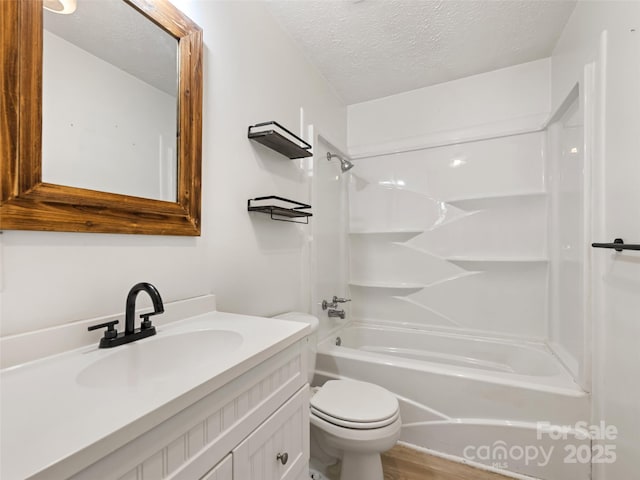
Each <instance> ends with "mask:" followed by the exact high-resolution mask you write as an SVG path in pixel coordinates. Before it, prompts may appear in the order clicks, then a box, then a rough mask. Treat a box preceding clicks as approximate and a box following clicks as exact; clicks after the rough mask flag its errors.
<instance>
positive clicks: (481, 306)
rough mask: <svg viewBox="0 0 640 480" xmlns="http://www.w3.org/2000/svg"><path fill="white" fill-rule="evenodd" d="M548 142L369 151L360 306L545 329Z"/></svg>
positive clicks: (408, 318) (358, 208)
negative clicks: (375, 154)
mask: <svg viewBox="0 0 640 480" xmlns="http://www.w3.org/2000/svg"><path fill="white" fill-rule="evenodd" d="M544 145H545V137H544V134H543V133H542V132H534V133H528V134H522V135H513V136H506V137H501V138H495V139H490V140H482V141H476V142H469V143H463V144H459V145H449V146H442V147H436V148H427V149H422V150H415V151H411V152H403V153H396V154H390V155H383V156H379V157H373V158H368V159H366V160H362V161H360V162H358V170H357V171H355V172H354V173H353V175H352V179H353V183H352V187H353V188H352V191H351V192H350V193H351V237H352V248H351V291H352V295H353V297H354V302H353V308H352V312H353V314H354V316H355V317H357V318H358V319H360V320H364V321H367V320H370V319H372V320H375V321H376V322H379V321H383V322H392V323H397V322H401V323H403V324H413V325H420V326H429V327H435V328H445V329H454V330H464V331H469V330H472V331H476V332H485V333H489V334H499V335H503V334H506V335H510V336H522V337H526V338H534V339H540V338H543V337H544V336H545V318H546V293H547V291H546V285H547V265H548V262H547V256H546V194H545V192H544V185H543V165H544V162H543V160H544V159H543V154H544Z"/></svg>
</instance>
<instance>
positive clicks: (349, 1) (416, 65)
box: [268, 0, 576, 104]
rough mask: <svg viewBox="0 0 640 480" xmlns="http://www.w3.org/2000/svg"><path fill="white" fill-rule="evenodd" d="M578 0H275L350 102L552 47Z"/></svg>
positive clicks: (275, 8) (533, 56)
mask: <svg viewBox="0 0 640 480" xmlns="http://www.w3.org/2000/svg"><path fill="white" fill-rule="evenodd" d="M575 3H576V2H575V0H571V1H563V0H552V1H545V0H489V1H487V0H441V1H434V0H343V1H337V0H311V1H310V0H272V1H270V2H269V4H268V5H269V7H268V8H269V10H270V11H271V13H272V15H273V16H274V17H275V18H276V19H277V20H278V22H279V23H280V24H281V25H282V27H283V28H284V29H285V30H286V31H287V32H288V33H289V34H290V35H291V36H292V37H293V39H294V40H295V42H296V43H298V44H299V45H300V46H301V48H302V49H303V50H304V52H305V54H306V55H307V56H308V58H309V59H310V60H311V62H312V63H314V64H315V65H316V66H317V67H318V68H319V70H320V71H321V72H322V74H323V75H324V76H325V77H326V79H327V80H328V81H329V83H331V84H332V85H333V87H334V89H335V90H336V92H337V93H338V95H340V97H341V98H342V100H344V101H345V102H346V103H347V104H351V103H358V102H362V101H366V100H370V99H374V98H379V97H384V96H387V95H392V94H395V93H400V92H404V91H408V90H413V89H415V88H420V87H426V86H429V85H434V84H437V83H442V82H447V81H450V80H455V79H457V78H462V77H466V76H469V75H474V74H478V73H482V72H488V71H491V70H495V69H498V68H503V67H507V66H510V65H517V64H519V63H524V62H529V61H532V60H537V59H540V58H544V57H547V56H549V55H551V52H552V50H553V47H554V45H555V43H556V41H557V40H558V37H559V36H560V33H561V31H562V29H563V27H564V25H565V23H566V22H567V20H568V19H569V16H570V15H571V12H572V11H573V8H574V7H575Z"/></svg>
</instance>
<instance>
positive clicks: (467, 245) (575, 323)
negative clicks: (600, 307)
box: [317, 59, 590, 480]
mask: <svg viewBox="0 0 640 480" xmlns="http://www.w3.org/2000/svg"><path fill="white" fill-rule="evenodd" d="M572 94H573V97H570V98H569V100H568V101H567V102H565V104H566V105H565V106H564V107H565V108H562V109H558V112H557V113H556V114H555V116H554V118H553V122H552V124H551V125H550V126H549V128H548V125H547V123H548V122H549V118H550V98H551V96H550V61H549V59H545V60H539V61H536V62H531V63H528V64H523V65H518V66H515V67H511V68H507V69H502V70H497V71H494V72H489V73H485V74H481V75H476V76H474V77H468V78H465V79H461V80H456V81H453V82H448V83H445V84H441V85H436V86H433V87H428V88H424V89H420V90H416V91H412V92H407V93H404V94H400V95H396V96H392V97H387V98H383V99H378V100H374V101H371V102H366V103H362V104H357V105H351V106H350V107H349V110H348V115H349V118H348V128H349V132H348V141H349V152H350V154H351V156H352V158H353V159H354V163H355V168H354V169H353V170H351V171H350V172H349V178H350V191H349V209H350V232H349V234H348V237H349V244H350V250H349V257H350V260H349V263H350V272H349V273H350V281H349V282H350V292H351V296H352V298H353V303H352V304H351V321H352V322H351V324H350V325H348V326H347V327H346V328H344V329H343V330H342V331H340V332H338V333H337V334H336V335H339V336H340V337H341V340H342V341H341V346H339V347H336V346H335V338H328V339H327V340H326V341H325V342H324V344H323V345H321V347H320V355H319V362H318V378H317V380H319V381H322V380H326V379H329V378H335V377H352V378H356V379H360V380H365V381H373V382H376V383H379V384H380V385H382V386H383V387H386V388H388V389H389V390H391V391H393V392H394V393H395V394H396V395H397V396H398V398H399V401H400V406H401V407H400V408H401V413H402V417H403V428H402V434H401V440H404V441H406V442H408V443H410V444H414V445H418V446H420V447H424V448H428V449H431V450H433V451H434V452H439V453H443V454H449V455H453V456H456V457H461V458H464V459H465V460H471V461H478V462H480V463H483V464H485V465H486V466H488V467H495V468H499V469H502V470H508V471H510V472H515V473H521V474H526V475H530V476H533V477H535V478H546V479H550V480H551V479H564V478H573V479H576V480H578V479H587V478H590V466H589V465H588V464H587V463H579V464H569V463H567V462H566V461H564V460H565V459H564V454H563V453H562V452H567V451H568V450H567V448H570V447H571V446H572V445H573V446H578V445H583V444H584V445H583V447H584V448H588V445H587V444H588V440H587V441H586V442H585V440H584V439H585V438H586V437H581V435H584V432H579V431H578V430H577V429H576V428H575V427H572V426H575V425H576V423H577V422H579V421H583V422H588V420H589V408H590V398H589V395H588V393H586V392H585V389H584V387H585V385H584V383H583V382H582V381H583V380H585V379H586V378H587V376H588V372H586V371H585V360H586V359H587V358H588V357H587V353H590V352H588V351H587V350H586V339H587V338H588V335H586V333H587V332H586V329H587V323H586V322H585V321H584V311H583V307H584V297H583V293H584V292H582V291H579V289H574V290H573V291H572V290H571V289H570V288H568V287H571V286H572V285H573V284H574V283H575V282H579V283H580V284H581V285H582V282H581V279H582V278H584V277H583V273H584V262H583V261H580V262H573V263H572V264H573V265H574V267H575V268H573V269H566V268H565V267H566V264H567V262H570V261H572V258H573V257H574V255H578V257H581V253H580V249H579V246H580V245H581V244H582V243H583V242H584V235H585V233H586V232H585V231H584V222H583V220H582V215H583V213H584V210H583V209H580V210H579V211H578V212H577V213H578V215H580V216H581V217H580V219H573V221H571V222H565V220H566V218H567V216H568V215H569V213H568V212H569V211H571V210H572V209H574V208H575V207H576V205H578V204H580V200H581V198H583V196H584V194H585V193H588V192H585V190H584V183H583V182H584V178H583V177H582V174H581V172H582V170H581V165H582V164H581V162H582V160H583V157H582V154H583V152H582V149H581V144H580V142H581V139H582V136H581V135H582V130H581V128H582V122H581V119H582V114H583V112H582V110H581V108H580V107H579V106H580V105H582V103H580V102H581V101H582V100H583V99H582V97H579V96H578V94H577V89H576V91H575V92H572ZM578 100H580V102H579V101H578ZM583 143H584V142H583ZM574 148H579V150H578V151H577V152H576V151H574ZM550 150H552V151H550ZM567 246H570V247H571V248H567ZM570 250H571V251H570ZM585 284H586V283H585ZM577 330H579V331H577ZM570 331H573V333H574V337H571V335H568V333H569V332H570ZM492 342H494V343H495V345H498V344H499V345H501V347H492V346H491V345H493V343H492ZM501 348H508V349H511V350H510V351H512V352H513V354H512V355H507V354H506V353H505V354H501V353H498V352H499V351H500V349H501ZM533 352H536V355H539V358H540V360H541V361H542V359H544V363H545V365H547V367H548V370H545V371H544V372H542V371H540V372H538V373H536V372H534V371H530V370H526V369H525V370H526V371H525V370H523V367H524V366H527V368H530V367H532V366H533V365H536V364H537V362H535V361H533V360H532V359H531V358H528V356H529V355H531V354H533ZM559 359H561V360H562V361H560V360H559ZM540 408H542V410H540ZM538 422H550V423H551V424H554V425H556V426H559V425H562V426H564V427H565V428H566V430H565V431H566V432H567V434H568V438H567V439H566V440H565V443H564V444H563V443H562V442H560V443H558V444H555V445H554V446H553V449H554V451H555V452H556V453H555V454H554V458H553V459H552V461H551V463H548V464H544V465H542V464H540V463H537V462H524V461H518V460H517V459H514V458H507V459H505V458H503V457H501V458H488V459H487V458H485V459H479V458H471V457H469V456H468V453H469V451H468V448H469V447H471V448H473V449H478V448H481V447H485V448H493V449H494V451H495V449H496V448H498V449H500V448H503V447H507V448H511V447H513V446H515V447H518V446H523V445H537V446H545V448H546V447H551V444H547V443H545V442H546V440H544V439H543V441H542V442H541V441H540V438H539V437H538V435H539V433H540V431H539V426H538ZM581 438H582V440H581ZM581 448H582V447H581ZM500 460H503V461H500ZM505 460H506V461H505Z"/></svg>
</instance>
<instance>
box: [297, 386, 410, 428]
mask: <svg viewBox="0 0 640 480" xmlns="http://www.w3.org/2000/svg"><path fill="white" fill-rule="evenodd" d="M310 403H311V411H312V413H313V414H315V415H317V416H319V417H320V418H324V419H325V420H327V421H329V422H331V423H335V424H344V426H347V427H350V428H379V427H381V426H385V425H389V424H390V423H392V422H394V421H395V419H396V418H397V417H398V415H399V409H398V399H397V398H396V397H395V396H393V395H392V394H391V393H390V392H389V391H387V390H385V389H384V388H382V387H380V386H378V385H374V384H372V383H367V382H358V381H355V380H329V381H328V382H326V383H325V384H324V385H323V387H322V388H320V390H319V391H318V393H316V394H315V395H314V396H313V397H311V402H310ZM336 420H337V421H340V423H338V422H336ZM362 424H366V425H362ZM373 424H376V425H373Z"/></svg>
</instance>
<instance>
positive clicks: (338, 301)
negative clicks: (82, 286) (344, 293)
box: [333, 295, 351, 303]
mask: <svg viewBox="0 0 640 480" xmlns="http://www.w3.org/2000/svg"><path fill="white" fill-rule="evenodd" d="M350 301H351V299H350V298H340V297H337V296H336V295H334V296H333V303H347V302H350Z"/></svg>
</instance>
